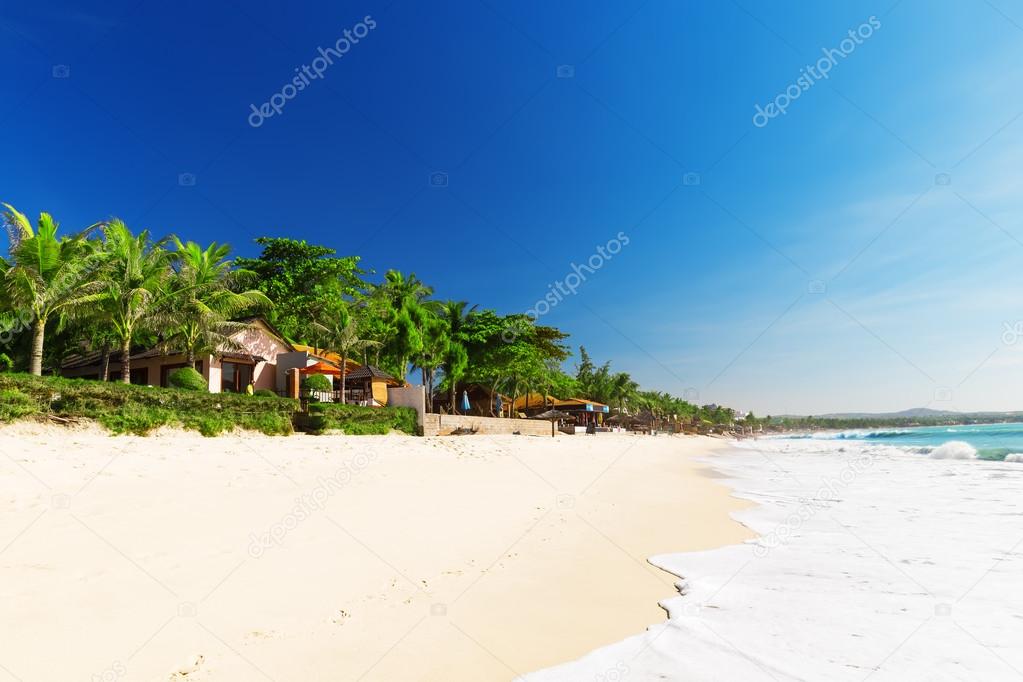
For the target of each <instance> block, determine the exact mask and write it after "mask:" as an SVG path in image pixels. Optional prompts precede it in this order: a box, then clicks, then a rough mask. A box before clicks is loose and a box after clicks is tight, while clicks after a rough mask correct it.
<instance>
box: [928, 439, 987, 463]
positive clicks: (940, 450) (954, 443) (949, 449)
mask: <svg viewBox="0 0 1023 682" xmlns="http://www.w3.org/2000/svg"><path fill="white" fill-rule="evenodd" d="M976 458H977V450H976V448H974V447H973V446H972V445H970V444H969V443H964V442H963V441H961V440H950V441H949V442H947V443H945V444H944V445H940V446H938V447H936V448H934V449H933V450H931V459H976Z"/></svg>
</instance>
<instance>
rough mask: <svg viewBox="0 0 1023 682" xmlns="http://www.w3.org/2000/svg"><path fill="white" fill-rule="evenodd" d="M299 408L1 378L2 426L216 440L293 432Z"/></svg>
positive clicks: (281, 402)
mask: <svg viewBox="0 0 1023 682" xmlns="http://www.w3.org/2000/svg"><path fill="white" fill-rule="evenodd" d="M297 408H298V403H297V402H296V401H294V400H285V399H283V398H273V399H270V398H255V397H251V396H246V395H233V394H224V393H221V394H211V393H200V392H195V391H183V390H179V389H174V388H149V387H146V386H124V385H122V384H120V383H115V382H110V383H103V382H99V381H88V380H84V379H62V378H57V377H34V376H30V375H27V374H0V422H10V421H14V420H15V419H23V418H27V417H34V416H36V417H38V416H45V415H54V416H57V417H71V418H83V417H84V418H87V419H93V420H95V421H97V422H99V423H100V424H102V425H103V426H105V427H106V428H107V429H109V430H110V431H112V432H114V433H135V434H139V435H145V434H147V433H149V432H150V431H152V430H153V429H156V428H158V427H160V426H178V427H183V428H186V429H192V430H195V431H199V432H200V433H202V434H203V435H205V436H215V435H217V434H219V433H223V432H225V431H230V430H231V429H233V428H234V427H235V426H237V427H239V428H242V429H250V430H253V431H261V432H263V433H266V434H269V435H277V434H289V433H291V432H292V423H291V418H292V414H294V412H295V410H296V409H297Z"/></svg>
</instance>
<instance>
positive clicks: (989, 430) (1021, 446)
mask: <svg viewBox="0 0 1023 682" xmlns="http://www.w3.org/2000/svg"><path fill="white" fill-rule="evenodd" d="M783 438H784V439H793V440H805V439H812V440H829V441H850V442H857V443H869V444H873V445H891V446H894V447H900V448H904V449H906V450H909V451H912V452H919V453H921V454H931V455H935V454H937V455H939V456H941V455H944V456H947V457H951V458H956V459H966V458H969V457H976V458H977V459H987V460H1005V459H1006V457H1008V458H1009V460H1010V461H1018V460H1019V459H1023V424H1018V423H1014V424H971V425H961V426H923V427H917V428H906V429H854V430H849V431H840V432H828V433H819V432H818V433H812V434H799V435H791V436H783Z"/></svg>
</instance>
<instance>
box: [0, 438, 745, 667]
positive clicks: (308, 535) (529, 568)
mask: <svg viewBox="0 0 1023 682" xmlns="http://www.w3.org/2000/svg"><path fill="white" fill-rule="evenodd" d="M53 428H55V429H58V431H54V430H53V429H51V428H41V429H37V432H36V433H28V432H26V430H25V429H24V428H23V427H19V426H14V427H8V428H4V429H0V450H3V451H5V452H6V453H7V454H8V455H10V456H9V457H7V458H0V473H2V476H0V500H3V502H0V507H2V509H3V511H4V514H3V515H2V516H0V519H2V520H0V542H2V544H0V547H2V546H3V545H7V548H6V550H5V551H4V552H2V553H0V576H2V578H3V585H4V588H3V590H2V591H3V597H4V599H5V602H6V603H8V604H10V605H11V606H10V607H9V608H10V609H11V611H10V612H9V613H7V614H5V617H4V618H3V619H2V621H0V636H2V637H3V638H4V641H6V642H10V643H11V646H10V647H9V651H11V652H13V653H12V654H5V655H4V660H0V664H3V665H4V666H6V667H8V668H9V669H10V670H11V671H12V672H13V673H14V674H16V675H18V676H19V677H22V678H25V679H33V680H41V681H45V680H51V679H52V680H57V679H68V678H70V677H73V676H76V675H77V676H86V677H88V676H89V675H94V674H101V673H102V672H103V671H105V670H111V669H112V668H111V665H113V664H114V663H115V662H116V663H118V664H120V665H122V666H123V667H124V668H125V669H126V670H127V671H128V672H127V673H126V676H127V677H126V679H142V680H150V679H154V680H163V679H166V676H167V675H168V674H169V673H170V672H172V669H173V668H174V666H175V665H178V664H180V662H181V661H183V660H185V659H188V658H189V657H191V656H197V655H199V654H201V655H203V657H204V661H203V663H202V664H201V666H200V670H199V671H198V672H196V673H194V674H192V675H189V679H194V680H201V681H205V680H231V679H239V678H244V677H246V676H252V675H254V674H255V670H259V671H265V673H266V674H267V675H269V676H270V677H272V678H273V679H275V680H278V682H284V681H285V680H292V679H295V680H298V679H301V680H319V679H322V680H328V679H330V680H333V679H337V678H339V677H340V678H344V679H348V678H352V679H355V678H359V677H360V676H363V677H362V679H365V680H387V679H399V678H400V679H417V680H445V681H446V682H452V681H457V680H466V681H468V680H479V679H506V680H511V679H513V678H515V677H517V676H520V675H525V674H527V673H530V672H531V671H534V670H539V669H542V668H546V667H549V666H552V665H556V664H561V663H564V662H565V661H572V660H574V659H578V658H579V657H581V656H584V655H585V654H586V653H587V652H590V651H592V650H593V649H595V648H597V647H601V646H606V645H609V644H613V643H614V642H617V641H619V640H621V639H623V638H625V637H628V636H630V635H635V634H637V633H640V632H643V630H644V629H645V628H646V627H648V626H651V625H657V624H659V623H663V622H664V621H665V613H664V611H663V610H662V607H661V606H659V603H660V602H663V601H664V600H667V599H670V598H671V597H672V596H676V595H677V590H676V588H675V584H676V583H677V582H679V580H678V579H677V578H675V576H674V575H672V574H670V573H668V572H665V571H662V570H661V569H659V568H656V567H655V566H654V565H652V564H651V563H649V562H648V559H649V558H650V557H653V556H656V555H658V554H663V553H665V552H680V551H699V550H706V549H711V548H713V547H720V546H724V545H729V544H733V543H735V542H742V541H743V540H744V539H746V538H748V537H751V536H752V534H751V533H750V531H749V530H748V529H746V528H744V527H743V526H742V525H740V524H739V523H738V522H736V521H734V520H732V518H731V516H730V514H731V513H732V512H736V511H739V510H741V509H744V508H747V507H749V506H750V503H748V502H745V501H743V500H739V499H737V498H734V497H733V496H732V494H731V493H732V491H731V490H730V489H729V488H727V487H725V486H724V485H723V484H722V483H721V482H720V481H718V480H715V479H713V478H711V477H709V476H707V475H706V474H705V473H702V472H705V471H706V470H707V467H708V465H707V464H705V463H703V462H700V461H697V460H698V458H702V457H704V456H713V454H714V453H715V451H717V450H719V449H720V448H721V447H722V446H723V445H724V443H723V442H722V441H721V440H719V439H712V438H705V437H669V436H631V435H622V436H618V435H612V434H601V435H599V436H597V437H587V436H567V437H561V438H556V439H549V438H529V437H516V436H472V437H463V438H415V437H403V436H366V437H333V436H317V437H301V436H300V437H291V438H273V437H265V436H253V435H245V436H243V437H238V436H222V437H216V438H204V437H202V436H199V435H198V434H190V433H187V432H185V433H174V434H173V435H171V434H162V435H158V436H157V437H155V438H134V437H116V438H111V437H109V436H106V435H98V434H96V433H91V432H88V431H75V430H70V431H65V430H62V429H59V427H53ZM57 433H59V434H60V436H59V437H58V436H57V435H56V434H57ZM54 612H60V613H61V614H62V618H61V619H60V621H61V622H60V623H56V624H55V623H53V620H52V619H51V618H49V616H47V614H51V613H54ZM97 621H100V622H97ZM86 622H88V623H91V625H90V626H89V628H87V629H86V628H84V627H82V626H83V624H84V623H86ZM13 624H17V627H15V626H14V625H13ZM161 626H162V628H161ZM72 631H73V632H74V633H76V634H75V636H71V632H72ZM83 631H85V632H87V635H86V636H84V637H83V636H82V635H81V634H80V633H81V632H83ZM29 633H32V635H31V637H30V636H29ZM147 638H150V639H147ZM43 642H47V644H45V645H44V644H43ZM44 646H45V647H47V648H52V647H54V646H56V647H59V648H60V649H61V650H62V651H64V655H63V656H62V657H61V659H60V660H58V661H50V662H48V663H45V664H44V663H42V661H44V660H46V659H47V657H46V656H45V655H44V653H45V652H44V651H43V650H42V649H43V647H44ZM136 649H137V652H135V653H134V654H133V651H135V650H136ZM254 668H255V670H254ZM410 670H414V671H415V673H414V675H411V676H410V672H409V671H410Z"/></svg>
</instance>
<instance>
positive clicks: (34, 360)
mask: <svg viewBox="0 0 1023 682" xmlns="http://www.w3.org/2000/svg"><path fill="white" fill-rule="evenodd" d="M45 336H46V320H44V319H42V318H39V317H37V318H36V320H35V322H34V323H33V324H32V357H31V360H30V362H29V370H28V371H29V372H30V373H31V374H35V375H36V376H37V377H41V376H42V375H43V340H44V337H45Z"/></svg>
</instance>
